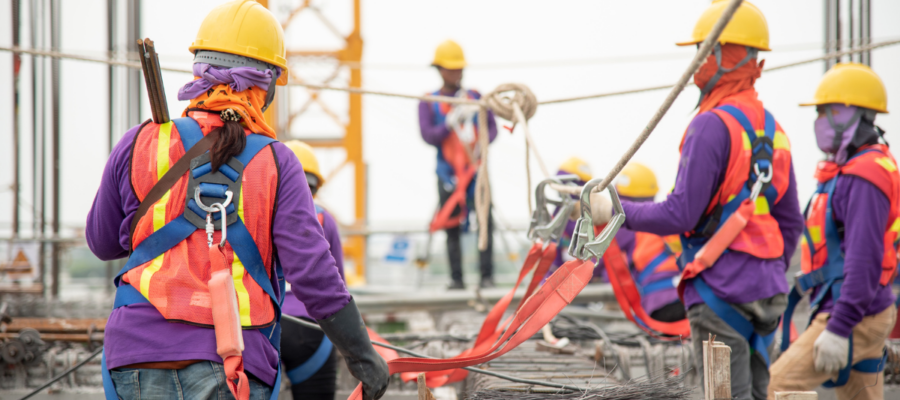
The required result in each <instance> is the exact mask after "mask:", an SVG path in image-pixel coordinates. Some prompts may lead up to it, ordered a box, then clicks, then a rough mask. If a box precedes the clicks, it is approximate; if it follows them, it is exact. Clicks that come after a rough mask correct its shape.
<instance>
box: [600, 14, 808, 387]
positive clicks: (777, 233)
mask: <svg viewBox="0 0 900 400" xmlns="http://www.w3.org/2000/svg"><path fill="white" fill-rule="evenodd" d="M727 4H728V2H727V1H714V2H713V3H712V5H710V6H709V8H707V10H706V11H705V12H704V13H703V14H702V16H701V17H700V19H699V21H698V22H697V24H696V26H695V27H694V32H693V37H692V38H691V40H690V41H687V42H684V43H679V45H684V46H688V45H690V46H694V45H698V44H699V43H701V42H702V41H703V40H705V39H706V36H707V35H708V33H709V32H710V31H711V30H712V27H713V25H714V24H715V22H716V21H717V20H718V19H719V17H720V16H721V15H722V11H723V10H724V9H725V7H726V6H727ZM768 50H769V32H768V26H767V24H766V20H765V17H764V16H763V14H762V12H761V11H760V10H759V9H758V8H757V7H756V6H755V5H753V4H751V3H750V2H747V1H744V2H743V3H741V5H740V7H739V8H738V9H737V12H736V13H735V14H734V16H733V18H732V19H731V21H730V22H729V23H728V25H726V27H725V30H724V31H723V32H722V34H721V36H720V37H719V40H718V43H716V45H715V48H714V53H713V54H710V56H709V58H707V60H706V62H705V64H703V65H702V66H701V67H700V69H699V70H698V71H697V72H696V73H695V74H694V83H695V84H697V87H699V88H700V89H701V98H700V104H699V111H698V113H697V115H696V116H695V117H694V119H693V120H692V121H691V123H690V125H689V126H688V127H687V130H686V131H685V133H684V137H683V139H682V145H681V162H680V163H679V166H678V176H677V179H676V183H675V188H674V190H673V192H672V193H671V194H669V195H668V196H667V197H666V199H665V200H664V201H662V202H659V203H652V202H635V201H627V200H626V201H623V208H624V211H625V215H626V219H625V225H624V226H625V228H627V229H630V230H634V231H638V232H650V233H654V234H657V235H660V236H666V235H672V234H680V235H681V242H682V253H681V256H680V257H679V262H678V263H679V267H680V268H684V269H685V274H688V273H690V275H683V276H682V277H683V278H682V279H681V280H680V283H679V293H683V295H682V296H681V297H682V300H683V302H684V305H685V307H686V308H687V317H688V320H689V322H690V332H691V336H692V337H693V338H694V340H693V346H694V360H695V364H696V368H697V369H698V370H699V371H701V373H700V376H701V377H702V376H703V373H702V369H703V363H702V360H703V350H702V343H703V340H705V339H706V338H707V337H708V336H709V335H710V334H713V335H716V340H717V341H721V342H724V343H725V344H726V345H728V346H730V347H731V394H732V396H734V397H735V398H737V399H751V398H753V399H764V398H765V397H766V389H767V386H768V383H769V371H768V366H769V350H770V347H771V340H772V338H773V336H774V332H775V330H776V329H777V328H778V323H779V320H780V316H781V314H782V312H783V311H784V309H785V307H786V305H787V292H788V284H787V280H786V279H785V271H786V270H787V267H788V265H789V260H790V257H791V255H792V254H793V252H794V249H796V246H797V242H798V240H799V236H800V232H801V230H802V229H803V218H802V216H801V214H800V212H799V210H800V206H799V204H798V200H797V189H796V182H795V179H794V172H793V166H792V164H791V153H790V144H789V142H788V139H787V136H786V135H785V134H784V132H783V131H782V129H781V127H780V126H779V125H778V123H777V122H776V121H775V119H774V117H772V115H771V114H770V113H768V112H767V111H765V110H764V108H763V104H762V103H761V102H760V101H759V99H758V98H757V93H756V90H755V89H754V87H753V85H754V83H755V82H756V79H757V78H759V77H760V74H761V72H762V66H763V63H762V62H757V54H758V52H759V51H768ZM754 188H756V189H757V190H755V191H754V190H753V189H754ZM754 193H758V197H756V198H755V199H752V197H753V194H754ZM745 200H746V203H745V202H744V201H745ZM591 202H592V217H593V218H595V221H594V222H595V224H598V223H605V222H607V221H608V220H609V218H610V217H611V215H612V206H611V204H610V202H609V199H608V198H606V197H605V193H604V194H601V193H596V194H593V195H592V196H591ZM744 204H746V208H749V209H750V211H749V214H750V215H749V216H748V221H747V223H746V227H744V228H743V229H742V230H741V231H740V232H739V233H738V232H735V234H736V235H737V236H736V238H735V239H734V240H733V241H727V242H726V243H721V242H722V241H723V240H724V239H723V237H724V235H718V236H714V235H715V234H717V233H720V228H722V226H723V224H724V223H725V221H727V220H728V219H729V217H731V216H732V215H735V216H737V215H738V214H735V210H736V209H738V207H739V206H741V205H744ZM753 208H755V210H754V209H753ZM744 210H745V209H742V211H744ZM740 215H743V214H740ZM711 240H715V242H714V244H718V245H721V246H723V247H727V249H728V251H725V252H724V253H723V254H721V256H719V257H718V258H717V259H714V260H710V259H709V258H702V259H701V260H707V261H709V262H710V263H709V264H708V265H707V264H702V263H694V261H695V256H696V255H697V252H698V251H699V250H700V249H701V248H703V247H704V245H705V244H706V243H707V242H709V241H711ZM704 266H706V269H704V268H703V267H704ZM685 276H687V277H690V278H692V279H687V278H685ZM751 349H752V351H751Z"/></svg>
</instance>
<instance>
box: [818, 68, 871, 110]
mask: <svg viewBox="0 0 900 400" xmlns="http://www.w3.org/2000/svg"><path fill="white" fill-rule="evenodd" d="M822 104H843V105H845V106H857V107H863V108H868V109H870V110H875V111H878V112H882V113H886V112H888V110H887V90H885V88H884V82H882V81H881V78H879V77H878V74H876V73H875V71H873V70H872V68H869V67H868V66H866V65H863V64H859V63H839V64H835V66H833V67H831V69H830V70H828V72H826V73H825V75H824V76H823V77H822V81H821V82H819V87H818V88H817V89H816V95H815V96H813V99H812V101H809V102H806V103H801V104H800V105H801V106H818V105H822Z"/></svg>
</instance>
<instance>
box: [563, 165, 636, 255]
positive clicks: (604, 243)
mask: <svg viewBox="0 0 900 400" xmlns="http://www.w3.org/2000/svg"><path fill="white" fill-rule="evenodd" d="M601 181H602V178H597V179H592V180H591V181H590V182H588V183H587V184H585V185H584V188H582V189H581V218H578V222H577V223H576V225H575V231H574V232H573V233H572V242H571V243H570V244H569V255H571V256H572V257H575V258H577V259H579V260H587V259H589V258H601V257H603V254H604V253H606V249H608V248H609V246H610V245H611V244H612V241H613V239H615V237H616V233H617V232H618V231H619V228H621V227H622V224H624V223H625V210H624V209H622V202H621V201H619V194H618V193H617V192H616V189H615V187H614V185H609V186H607V187H606V190H607V191H609V197H610V199H611V200H612V203H613V210H615V214H614V215H613V216H612V218H611V219H610V220H609V222H608V223H607V224H606V227H605V228H603V231H602V232H600V234H599V235H597V236H596V237H595V236H594V223H593V218H592V217H591V192H592V191H593V190H594V188H595V187H597V185H599V184H600V182H601Z"/></svg>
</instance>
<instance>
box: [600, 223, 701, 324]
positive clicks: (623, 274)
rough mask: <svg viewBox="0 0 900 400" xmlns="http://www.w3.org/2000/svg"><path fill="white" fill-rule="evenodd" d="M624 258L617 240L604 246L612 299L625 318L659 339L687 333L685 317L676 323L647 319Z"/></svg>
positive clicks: (604, 261)
mask: <svg viewBox="0 0 900 400" xmlns="http://www.w3.org/2000/svg"><path fill="white" fill-rule="evenodd" d="M624 260H625V256H624V255H623V254H622V250H621V248H620V247H619V244H618V242H617V241H616V240H615V239H613V243H612V245H610V246H609V248H608V249H606V253H605V254H604V255H603V265H604V266H605V268H606V274H607V275H608V276H609V283H611V284H612V287H613V293H615V295H616V301H618V302H619V307H621V308H622V311H624V312H625V316H626V317H627V318H628V320H630V321H631V322H633V323H634V324H635V325H637V326H638V327H639V328H641V329H643V330H644V331H646V332H647V333H648V334H650V336H653V337H656V338H659V339H666V340H677V339H680V338H686V337H688V336H690V335H691V327H690V325H689V323H688V320H687V319H682V320H680V321H677V322H662V321H658V320H655V319H653V318H651V317H650V315H648V314H647V312H646V311H644V307H643V306H642V305H641V293H640V292H639V291H638V289H637V285H636V284H635V283H634V277H633V276H632V275H631V271H630V270H629V268H628V265H627V264H625V262H624ZM635 316H637V318H635ZM637 319H640V320H641V321H642V322H643V324H641V323H640V322H638V321H637ZM662 335H667V336H671V337H665V336H662Z"/></svg>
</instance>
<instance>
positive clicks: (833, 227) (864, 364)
mask: <svg viewBox="0 0 900 400" xmlns="http://www.w3.org/2000/svg"><path fill="white" fill-rule="evenodd" d="M866 152H868V151H863V152H860V153H858V154H856V155H854V157H858V156H860V155H862V154H864V153H866ZM837 178H838V177H837V176H835V177H834V178H831V179H830V180H829V181H828V182H824V183H820V184H819V185H818V186H817V187H816V192H815V194H813V199H815V198H816V197H817V196H819V195H821V194H825V195H827V196H828V201H827V203H826V207H825V247H826V250H827V251H828V258H827V260H826V262H825V265H822V267H821V268H819V269H817V270H815V271H812V272H810V273H808V274H803V275H800V276H798V277H797V281H796V284H795V285H794V287H792V288H791V292H790V294H789V295H788V305H787V308H786V309H785V310H784V317H782V321H784V324H783V325H782V327H781V351H782V352H784V351H786V350H787V349H788V347H789V346H790V345H791V329H790V325H789V324H790V323H791V319H792V318H793V316H794V309H796V308H797V304H799V303H800V300H802V299H803V293H806V292H808V291H809V290H812V289H813V288H818V293H816V296H815V297H814V298H812V299H810V301H809V308H810V309H813V310H816V309H817V308H818V306H820V305H821V303H822V300H824V299H825V295H826V294H828V293H831V299H832V301H834V302H837V300H838V298H840V297H841V286H842V285H843V282H844V254H843V252H842V251H841V238H840V235H839V234H838V228H837V223H836V222H835V219H834V210H833V208H832V206H831V201H832V199H833V198H834V189H835V187H837ZM811 204H812V200H810V202H809V203H807V205H806V210H804V212H803V215H807V216H808V215H809V214H808V213H809V207H810V205H811ZM803 235H804V236H805V237H806V244H807V246H809V254H810V257H812V256H814V255H815V254H816V247H815V243H814V242H813V240H812V237H811V236H810V233H809V229H807V228H806V227H804V228H803ZM816 313H817V312H813V313H812V315H811V316H810V321H812V318H814V317H815V316H816ZM847 340H849V342H850V347H849V351H848V352H847V366H845V367H844V368H843V369H842V370H841V371H840V372H838V378H837V380H836V381H835V380H829V381H827V382H825V383H823V384H822V386H824V387H827V388H835V387H840V386H844V385H846V384H847V380H848V379H850V370H856V371H859V372H865V373H876V372H881V371H883V370H884V365H885V362H886V361H887V358H886V357H887V353H885V355H884V356H883V357H882V358H868V359H865V360H862V361H860V362H858V363H856V364H853V332H852V331H851V333H850V337H848V338H847Z"/></svg>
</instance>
